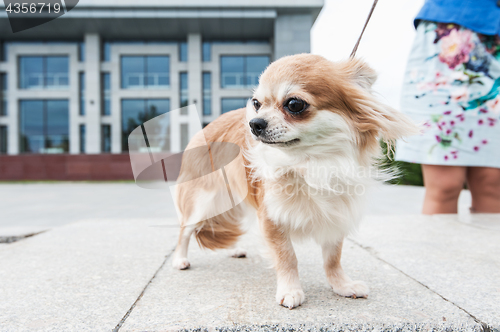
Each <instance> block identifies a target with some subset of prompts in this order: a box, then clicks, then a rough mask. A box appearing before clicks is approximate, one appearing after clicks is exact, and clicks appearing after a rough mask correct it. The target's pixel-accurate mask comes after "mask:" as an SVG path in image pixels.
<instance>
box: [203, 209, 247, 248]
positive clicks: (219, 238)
mask: <svg viewBox="0 0 500 332" xmlns="http://www.w3.org/2000/svg"><path fill="white" fill-rule="evenodd" d="M241 210H242V209H241V207H235V208H234V209H232V210H230V211H227V212H224V213H222V214H220V215H218V216H216V217H213V218H210V219H207V220H204V221H203V222H202V223H201V224H200V226H199V227H197V228H196V231H195V237H196V241H197V242H198V244H199V245H200V247H204V248H207V249H211V250H214V249H224V248H230V247H232V246H233V245H235V244H236V242H237V241H238V238H239V237H240V236H241V235H242V234H243V233H244V232H243V230H242V229H241V226H240V220H241V217H242V216H241V214H242V211H241Z"/></svg>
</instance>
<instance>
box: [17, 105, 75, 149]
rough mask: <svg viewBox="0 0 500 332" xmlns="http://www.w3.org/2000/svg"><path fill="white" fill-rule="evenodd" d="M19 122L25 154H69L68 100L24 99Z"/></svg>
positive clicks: (22, 147)
mask: <svg viewBox="0 0 500 332" xmlns="http://www.w3.org/2000/svg"><path fill="white" fill-rule="evenodd" d="M19 120H20V123H19V128H20V143H21V152H22V153H64V152H68V151H69V103H68V101H67V100H21V101H20V116H19Z"/></svg>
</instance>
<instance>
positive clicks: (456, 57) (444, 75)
mask: <svg viewBox="0 0 500 332" xmlns="http://www.w3.org/2000/svg"><path fill="white" fill-rule="evenodd" d="M499 60H500V38H498V36H485V35H480V34H478V33H475V32H473V31H471V30H468V29H466V28H463V27H461V26H459V25H455V24H447V23H433V22H426V21H423V22H421V23H420V25H419V26H418V28H417V36H416V39H415V42H414V44H413V48H412V51H411V54H410V57H409V59H408V65H407V68H406V73H405V79H404V83H403V92H402V98H401V110H402V111H403V112H404V113H406V114H407V115H409V116H410V117H411V118H412V119H413V120H414V121H415V122H416V123H419V124H421V125H423V133H422V134H421V135H417V136H413V137H409V138H406V139H405V140H404V141H403V140H402V141H399V142H398V144H397V148H396V160H401V161H407V162H414V163H421V164H430V165H450V166H484V167H499V168H500V124H499V120H500V95H499V92H500V61H499Z"/></svg>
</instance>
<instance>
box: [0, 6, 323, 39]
mask: <svg viewBox="0 0 500 332" xmlns="http://www.w3.org/2000/svg"><path fill="white" fill-rule="evenodd" d="M70 1H74V0H66V4H67V5H68V3H69V2H70ZM322 6H323V0H252V1H248V0H210V1H207V0H169V1H165V0H140V1H138V0H120V1H117V0H80V2H79V3H78V5H77V6H76V7H75V8H73V9H72V10H71V11H69V12H68V13H67V14H65V15H63V16H62V17H60V18H58V19H56V20H53V21H51V22H48V23H45V24H43V25H41V26H38V27H36V28H32V29H29V30H26V31H22V32H19V33H15V34H14V33H12V30H11V28H10V25H9V21H8V18H7V15H6V13H5V12H1V14H0V36H1V37H0V38H1V39H5V40H9V39H16V40H20V39H21V40H22V39H25V40H29V39H37V40H39V39H58V40H64V39H81V38H82V36H83V35H84V34H85V33H97V34H99V35H101V36H102V38H104V39H149V40H155V39H173V40H181V39H185V37H186V35H187V34H189V33H201V34H202V35H203V38H204V39H239V40H241V39H251V40H252V39H269V38H272V36H273V33H274V21H275V19H276V17H278V16H279V15H287V14H299V15H311V16H312V19H313V21H314V20H315V19H316V17H317V16H318V14H319V12H320V10H321V8H322Z"/></svg>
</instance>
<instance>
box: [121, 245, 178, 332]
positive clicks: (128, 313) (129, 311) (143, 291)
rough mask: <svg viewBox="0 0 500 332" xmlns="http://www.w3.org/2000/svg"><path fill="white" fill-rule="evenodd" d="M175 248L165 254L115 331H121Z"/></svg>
mask: <svg viewBox="0 0 500 332" xmlns="http://www.w3.org/2000/svg"><path fill="white" fill-rule="evenodd" d="M174 250H175V248H174V249H171V250H170V252H169V253H168V254H166V255H165V259H164V260H163V262H162V263H161V265H160V267H159V268H158V269H157V270H156V272H155V273H154V274H153V276H152V277H151V279H149V281H148V283H147V284H146V286H144V288H143V289H142V292H141V294H139V297H138V298H137V299H136V300H135V301H134V303H133V304H132V306H131V307H130V309H128V311H127V313H126V314H125V316H123V317H122V319H121V320H120V322H118V324H117V325H116V326H115V328H114V329H113V332H118V331H120V329H121V327H122V326H123V324H124V323H125V321H126V320H127V318H128V317H129V316H130V314H131V313H132V311H133V310H134V308H135V306H136V305H137V303H139V301H140V300H141V299H142V296H143V295H144V293H146V290H147V289H148V287H149V285H151V283H152V282H153V280H154V279H155V278H156V276H157V275H158V273H159V272H160V271H161V269H162V268H163V266H165V263H166V262H167V261H168V259H169V258H170V256H171V255H172V253H173V252H174Z"/></svg>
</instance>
